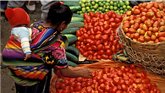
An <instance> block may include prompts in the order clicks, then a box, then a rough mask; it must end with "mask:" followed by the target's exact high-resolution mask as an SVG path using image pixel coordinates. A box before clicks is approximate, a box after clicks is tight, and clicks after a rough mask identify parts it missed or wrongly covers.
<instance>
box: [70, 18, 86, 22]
mask: <svg viewBox="0 0 165 93" xmlns="http://www.w3.org/2000/svg"><path fill="white" fill-rule="evenodd" d="M83 21H84V18H83V17H72V20H71V22H83Z"/></svg>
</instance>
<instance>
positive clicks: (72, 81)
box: [54, 65, 160, 93]
mask: <svg viewBox="0 0 165 93" xmlns="http://www.w3.org/2000/svg"><path fill="white" fill-rule="evenodd" d="M54 83H56V86H55V88H56V93H160V90H159V89H158V88H157V85H156V84H153V83H151V81H150V79H149V78H148V77H147V74H146V73H145V72H140V71H138V70H137V69H136V68H135V67H134V65H130V66H121V67H106V68H104V69H100V70H96V71H94V72H93V77H92V78H82V77H78V78H68V77H61V78H58V79H57V81H56V82H54Z"/></svg>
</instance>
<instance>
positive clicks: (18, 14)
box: [5, 8, 30, 27]
mask: <svg viewBox="0 0 165 93" xmlns="http://www.w3.org/2000/svg"><path fill="white" fill-rule="evenodd" d="M5 15H6V17H7V19H8V21H9V24H10V25H11V27H15V26H18V25H29V24H30V17H29V15H28V14H27V12H26V11H25V10H24V9H22V8H7V9H6V10H5Z"/></svg>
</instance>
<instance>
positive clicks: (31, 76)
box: [2, 2, 91, 93]
mask: <svg viewBox="0 0 165 93" xmlns="http://www.w3.org/2000/svg"><path fill="white" fill-rule="evenodd" d="M71 18H72V12H71V10H70V8H69V7H68V6H67V5H63V4H62V3H60V2H56V3H54V4H53V5H52V6H51V7H50V9H49V12H48V15H47V18H46V21H43V22H42V21H39V22H35V23H34V24H32V37H31V38H32V42H31V50H32V57H31V58H29V59H27V60H26V61H23V59H24V55H23V52H22V51H21V45H20V43H19V42H18V41H15V40H13V37H12V36H11V37H10V39H9V40H8V43H7V45H6V47H5V49H4V50H3V52H2V55H3V61H4V62H3V63H4V64H6V65H8V67H9V69H10V75H11V76H12V77H13V79H14V80H15V85H16V92H17V93H48V92H49V84H50V78H51V70H52V68H55V69H56V70H59V72H60V73H61V74H62V75H63V76H68V77H79V76H81V77H91V73H90V71H89V70H87V69H79V70H76V71H72V70H71V69H69V68H68V65H67V59H66V54H65V49H64V48H65V47H66V44H67V42H66V41H67V40H66V37H63V36H62V35H61V31H63V30H64V29H65V28H66V27H67V25H68V24H69V23H70V21H71Z"/></svg>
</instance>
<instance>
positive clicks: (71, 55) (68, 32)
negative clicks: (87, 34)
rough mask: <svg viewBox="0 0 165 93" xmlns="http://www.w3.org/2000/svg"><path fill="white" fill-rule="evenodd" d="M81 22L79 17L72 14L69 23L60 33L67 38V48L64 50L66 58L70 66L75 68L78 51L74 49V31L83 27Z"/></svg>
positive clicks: (75, 38)
mask: <svg viewBox="0 0 165 93" xmlns="http://www.w3.org/2000/svg"><path fill="white" fill-rule="evenodd" d="M83 20H84V19H83V17H82V16H81V15H77V14H74V15H73V17H72V20H71V23H70V24H69V25H68V27H67V28H66V29H65V30H64V31H63V32H62V34H63V35H64V36H66V37H67V39H68V43H69V44H68V45H69V46H68V47H67V48H66V57H67V60H68V63H69V65H70V66H77V64H76V63H77V61H78V57H79V50H78V49H77V48H76V47H75V42H76V41H77V36H76V31H77V30H78V29H80V27H83V26H84V23H83Z"/></svg>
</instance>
